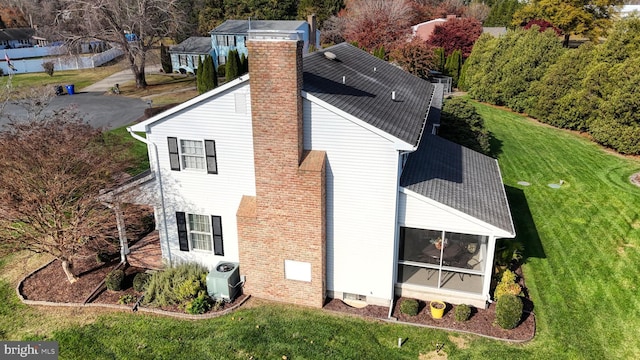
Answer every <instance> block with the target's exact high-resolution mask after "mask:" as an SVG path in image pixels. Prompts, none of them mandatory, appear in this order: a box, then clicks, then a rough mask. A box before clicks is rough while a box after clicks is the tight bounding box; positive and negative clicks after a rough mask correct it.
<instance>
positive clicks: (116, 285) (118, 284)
mask: <svg viewBox="0 0 640 360" xmlns="http://www.w3.org/2000/svg"><path fill="white" fill-rule="evenodd" d="M123 280H124V271H122V270H121V269H116V270H113V271H111V272H110V273H108V274H107V278H106V279H105V284H106V285H107V289H109V290H111V291H120V290H122V281H123Z"/></svg>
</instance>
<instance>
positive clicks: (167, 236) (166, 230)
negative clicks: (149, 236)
mask: <svg viewBox="0 0 640 360" xmlns="http://www.w3.org/2000/svg"><path fill="white" fill-rule="evenodd" d="M127 131H128V132H129V134H130V135H131V136H132V137H133V138H134V139H136V140H138V141H141V142H143V143H145V144H147V147H148V146H152V147H153V150H154V153H155V158H156V171H157V173H158V186H159V187H160V206H161V207H162V221H164V234H165V239H167V257H168V258H169V265H171V264H172V261H171V246H170V244H169V230H168V227H167V212H166V209H165V201H164V190H163V186H162V175H161V172H160V158H159V157H158V147H157V146H156V144H154V143H153V142H151V141H149V140H147V139H145V138H143V137H142V136H140V135H138V134H136V133H134V132H133V130H132V129H131V127H130V126H129V127H127Z"/></svg>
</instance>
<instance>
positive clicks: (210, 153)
mask: <svg viewBox="0 0 640 360" xmlns="http://www.w3.org/2000/svg"><path fill="white" fill-rule="evenodd" d="M204 153H205V154H206V155H207V173H208V174H217V173H218V160H217V159H216V142H215V141H213V140H205V141H204Z"/></svg>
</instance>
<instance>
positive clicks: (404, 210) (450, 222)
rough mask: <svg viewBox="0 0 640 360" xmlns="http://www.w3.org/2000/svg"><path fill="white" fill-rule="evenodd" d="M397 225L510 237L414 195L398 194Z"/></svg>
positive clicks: (492, 227) (502, 231) (487, 225)
mask: <svg viewBox="0 0 640 360" xmlns="http://www.w3.org/2000/svg"><path fill="white" fill-rule="evenodd" d="M398 225H399V226H406V227H413V228H418V229H434V230H446V231H453V232H459V233H463V234H478V235H497V236H501V237H512V236H511V235H510V234H508V233H507V232H505V231H504V230H500V229H498V228H496V227H494V226H492V225H489V224H487V223H485V222H483V221H481V220H478V219H476V218H473V217H471V216H469V215H466V214H464V213H462V212H460V211H457V210H455V209H452V208H450V207H447V206H446V205H443V204H440V203H437V202H435V201H433V200H431V199H428V198H425V197H424V196H421V195H419V194H415V193H405V192H402V191H401V192H400V194H399V206H398Z"/></svg>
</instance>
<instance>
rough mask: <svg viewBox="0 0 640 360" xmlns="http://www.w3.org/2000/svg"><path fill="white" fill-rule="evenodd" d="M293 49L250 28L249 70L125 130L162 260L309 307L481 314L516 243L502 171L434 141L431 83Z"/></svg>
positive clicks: (381, 66)
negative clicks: (407, 300)
mask: <svg viewBox="0 0 640 360" xmlns="http://www.w3.org/2000/svg"><path fill="white" fill-rule="evenodd" d="M300 40H301V39H300V38H299V34H298V33H296V32H283V33H281V34H280V35H279V38H274V33H273V32H269V37H268V38H267V37H265V36H264V34H260V33H259V31H254V32H252V31H250V32H249V40H248V42H247V43H248V48H249V59H250V61H251V63H250V73H249V74H248V75H244V76H242V77H240V78H238V79H236V80H234V81H232V82H230V83H227V84H225V85H223V86H221V87H218V88H216V89H214V90H212V91H210V92H207V93H205V94H203V95H201V96H198V97H196V98H194V99H192V100H190V101H187V102H185V103H183V104H181V105H179V106H177V107H174V108H172V109H170V110H168V111H166V112H164V113H161V114H159V115H157V116H155V117H153V118H150V119H148V120H146V121H143V122H141V123H139V124H136V125H134V126H132V127H131V128H129V130H130V132H132V133H134V132H143V133H145V138H144V139H143V138H141V137H139V136H137V135H135V134H134V136H135V137H136V138H138V139H140V140H142V141H145V142H147V144H148V149H149V157H150V163H151V171H152V173H153V174H154V177H153V181H152V182H150V183H148V184H147V186H148V188H149V189H151V190H149V191H151V192H152V193H154V194H157V196H156V197H155V199H156V200H155V201H154V203H153V205H154V208H155V214H156V222H157V228H158V230H159V234H160V244H161V248H162V254H163V258H164V260H165V262H166V263H177V262H183V261H196V262H199V263H202V264H204V265H206V266H209V267H210V268H213V267H214V266H215V265H216V264H217V263H219V262H220V261H232V262H239V267H240V272H241V273H242V275H243V278H244V279H245V283H244V287H245V288H244V290H245V292H247V293H251V294H252V295H254V296H258V297H263V298H268V299H274V300H278V301H285V302H291V303H299V304H304V305H309V306H322V304H323V303H324V300H325V298H326V297H333V298H340V299H346V298H349V299H354V298H355V299H359V300H362V301H365V302H367V303H369V304H377V305H384V306H390V307H391V305H392V304H393V301H394V298H395V297H397V296H399V295H404V296H410V297H415V298H421V299H425V300H427V299H434V298H437V299H440V300H445V301H449V302H453V303H467V304H474V305H476V306H481V307H484V306H486V304H487V301H488V300H489V299H490V294H489V286H490V282H491V275H492V269H493V256H494V248H495V242H496V239H498V238H513V237H514V236H515V231H514V227H513V223H512V220H511V215H510V212H509V206H508V203H507V199H506V195H505V191H504V186H503V184H502V180H501V176H500V170H499V167H498V163H497V161H496V160H495V159H492V158H490V157H487V156H484V155H481V154H479V153H476V152H473V151H471V150H469V149H466V148H464V147H462V146H460V145H457V144H454V143H451V142H449V141H447V140H444V139H442V138H440V137H438V136H436V135H433V134H434V133H435V127H434V126H433V125H434V124H437V123H438V122H439V114H440V107H441V104H442V87H441V86H439V85H433V84H430V83H429V82H427V81H424V80H422V79H420V78H418V77H415V76H413V75H411V74H409V73H406V72H404V71H402V70H400V69H398V68H397V67H395V66H393V65H391V64H389V63H387V62H385V61H383V60H380V59H378V58H376V57H374V56H371V55H369V54H368V53H366V52H364V51H362V50H360V49H358V48H356V47H354V46H351V45H349V44H346V43H342V44H338V45H335V46H332V47H330V48H328V49H324V50H322V51H316V52H313V53H310V54H308V55H305V56H304V57H303V56H302V41H300ZM442 239H445V240H444V246H438V245H440V244H441V243H442ZM438 240H440V243H439V241H438Z"/></svg>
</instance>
